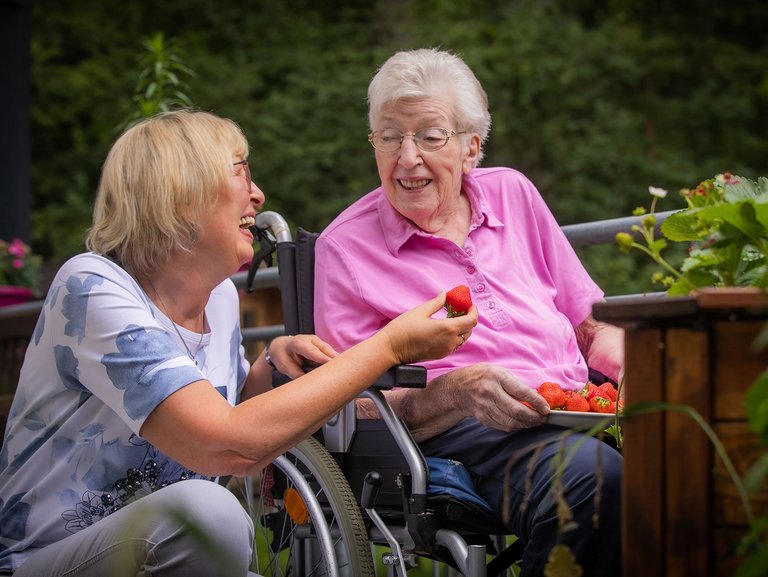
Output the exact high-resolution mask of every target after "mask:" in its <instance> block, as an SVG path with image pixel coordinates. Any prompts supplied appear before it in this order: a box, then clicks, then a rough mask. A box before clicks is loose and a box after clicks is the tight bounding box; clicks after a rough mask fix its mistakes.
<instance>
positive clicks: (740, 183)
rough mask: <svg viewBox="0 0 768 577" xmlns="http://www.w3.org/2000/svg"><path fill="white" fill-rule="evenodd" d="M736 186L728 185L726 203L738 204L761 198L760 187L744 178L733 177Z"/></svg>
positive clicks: (724, 193) (725, 189) (725, 188)
mask: <svg viewBox="0 0 768 577" xmlns="http://www.w3.org/2000/svg"><path fill="white" fill-rule="evenodd" d="M733 180H735V181H737V182H736V184H726V185H725V187H724V189H723V198H724V199H725V201H726V202H731V203H737V202H739V201H741V200H745V199H755V198H757V197H758V196H759V192H760V191H759V189H758V185H757V184H756V183H754V182H752V181H751V180H749V179H748V178H744V177H743V176H735V175H734V176H733Z"/></svg>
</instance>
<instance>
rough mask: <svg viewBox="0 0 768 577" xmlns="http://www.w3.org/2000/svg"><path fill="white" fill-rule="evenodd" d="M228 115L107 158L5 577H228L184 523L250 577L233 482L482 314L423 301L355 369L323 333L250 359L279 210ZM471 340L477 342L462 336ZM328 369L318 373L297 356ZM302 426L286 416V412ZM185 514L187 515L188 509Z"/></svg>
mask: <svg viewBox="0 0 768 577" xmlns="http://www.w3.org/2000/svg"><path fill="white" fill-rule="evenodd" d="M247 155H248V145H247V142H246V140H245V138H244V137H243V135H242V133H241V131H240V129H239V128H238V127H237V126H236V125H235V124H234V123H233V122H231V121H229V120H225V119H222V118H219V117H217V116H214V115H212V114H209V113H205V112H196V111H178V112H172V113H167V114H164V115H161V116H157V117H155V118H152V119H149V120H146V121H144V122H142V123H140V124H138V125H137V126H135V127H133V128H130V129H128V130H127V131H126V132H125V133H124V134H123V135H122V136H121V137H120V138H119V139H118V140H117V142H116V143H115V144H114V146H113V147H112V150H111V151H110V153H109V155H108V157H107V159H106V162H105V164H104V169H103V174H102V179H101V184H100V187H99V192H98V197H97V201H96V207H95V211H94V221H93V227H92V228H91V230H90V232H89V234H88V239H87V245H88V247H89V248H90V250H91V252H89V253H85V254H81V255H78V256H76V257H74V258H72V259H71V260H69V261H68V262H67V263H65V264H64V266H63V267H62V268H61V270H60V271H59V272H58V274H57V276H56V278H55V280H54V281H53V283H52V285H51V288H50V291H49V293H48V296H47V299H46V301H45V304H44V307H43V310H42V313H41V316H40V320H39V323H38V325H37V328H36V330H35V334H34V336H33V338H32V342H31V343H30V345H29V350H28V353H27V357H26V360H25V363H24V367H23V369H22V373H21V380H20V382H19V385H18V392H17V393H16V396H15V399H14V404H13V407H12V410H11V418H10V420H9V423H8V429H7V431H6V434H5V442H4V445H3V448H2V453H1V454H0V527H1V529H0V571H5V572H8V571H10V572H14V571H15V573H14V574H15V575H17V577H18V576H26V575H30V576H35V577H42V576H45V575H51V576H52V575H64V574H66V575H73V576H74V575H78V576H81V575H82V576H85V575H89V576H90V575H93V576H103V575H112V574H115V570H116V568H121V569H122V570H124V571H125V574H127V575H128V574H129V575H145V574H151V575H173V576H176V575H178V576H184V577H190V576H195V575H201V576H203V575H204V576H207V577H209V576H212V575H218V574H220V572H221V571H222V569H221V568H217V567H215V566H214V564H213V563H212V560H211V559H210V558H208V557H207V556H206V554H205V552H204V551H202V550H201V548H200V547H199V546H198V545H197V544H196V542H195V541H194V539H192V538H191V537H190V531H189V529H188V526H187V525H185V524H184V523H186V522H187V521H189V522H191V523H192V524H193V525H194V526H195V527H196V528H197V529H201V530H203V531H205V532H206V533H207V534H208V537H209V539H210V540H211V542H212V543H213V545H214V546H215V547H218V548H219V549H220V552H221V553H223V554H224V555H225V556H226V558H228V559H230V560H231V561H232V565H233V566H232V567H228V568H227V570H228V572H227V575H228V576H231V575H246V574H247V567H248V564H249V561H250V556H251V546H252V543H253V526H252V524H251V521H250V519H249V518H248V516H247V515H246V513H245V511H244V510H243V509H242V507H241V506H240V505H239V503H238V502H237V500H236V499H235V497H234V496H233V495H232V494H231V493H229V492H228V491H227V490H226V489H225V488H223V487H222V486H220V485H218V484H217V483H216V482H211V481H215V477H216V476H218V475H229V474H234V475H247V474H249V473H252V472H254V471H255V470H258V469H260V468H262V467H264V466H265V465H266V464H267V463H269V462H270V461H271V460H272V459H273V458H274V457H275V456H276V455H278V454H279V453H281V452H282V451H284V450H285V449H286V448H288V447H290V446H292V445H293V444H295V443H296V442H297V441H299V440H301V439H303V438H304V437H306V436H308V435H309V434H311V433H312V431H314V430H316V429H317V428H318V427H319V426H320V425H321V424H322V423H323V422H324V421H326V420H327V419H328V418H329V417H330V416H331V415H333V414H334V413H335V412H337V411H338V409H339V408H340V407H342V406H343V405H344V404H345V403H347V402H348V401H349V400H351V399H352V398H354V397H355V396H356V395H357V394H358V393H359V392H360V391H362V390H363V389H365V388H366V387H367V386H368V385H369V384H370V383H371V382H372V381H373V380H374V379H375V378H376V376H377V375H379V374H380V373H382V372H384V371H386V370H387V369H388V368H389V367H391V366H392V365H395V364H397V363H401V362H411V361H415V360H417V359H423V358H431V357H438V356H442V355H444V354H447V353H449V352H451V351H453V350H454V349H455V348H456V347H457V346H458V345H459V344H460V343H461V342H463V340H464V336H465V335H468V334H469V333H470V332H471V329H472V327H473V325H474V324H475V322H476V320H477V314H476V311H475V310H472V311H470V314H469V315H468V316H467V317H462V318H459V319H450V320H442V319H431V318H430V316H431V315H432V314H434V313H435V312H436V311H438V310H439V309H440V308H441V306H442V304H443V299H444V295H438V296H437V297H435V296H434V295H431V296H432V297H433V298H431V299H429V300H427V299H425V300H426V301H427V302H426V303H420V305H419V306H417V307H414V308H413V310H411V311H409V312H406V313H404V314H403V315H402V316H401V317H399V318H398V319H397V320H395V321H394V322H393V323H392V324H390V325H388V326H387V327H385V328H384V329H382V331H380V332H378V333H377V334H376V335H374V336H372V338H370V339H368V340H366V341H365V342H362V343H361V344H360V346H357V347H353V348H352V349H350V350H348V351H346V352H344V353H343V354H341V355H338V356H337V354H336V352H335V351H334V350H333V349H332V348H331V347H329V346H328V345H326V344H325V343H323V342H322V341H320V340H319V339H317V338H315V337H310V336H304V337H295V338H287V337H282V338H279V339H276V341H274V342H273V344H272V348H271V353H272V359H273V362H275V363H276V364H277V366H278V368H280V369H281V370H282V371H283V372H286V373H288V374H291V375H292V376H295V377H298V378H296V380H294V381H293V382H292V383H290V384H288V385H285V386H283V387H280V388H277V389H271V386H270V381H271V369H270V367H269V366H268V364H267V362H266V361H265V359H264V355H262V356H261V357H259V358H258V359H257V360H256V361H255V362H254V363H253V364H252V365H249V364H248V363H247V362H246V360H245V358H244V357H243V348H242V346H241V337H240V329H239V320H238V319H239V309H238V297H237V293H236V290H235V288H234V285H233V284H232V282H231V281H230V280H229V277H230V275H232V274H233V273H235V272H236V271H237V270H238V269H239V268H240V267H241V266H242V265H243V264H244V263H247V262H248V261H249V260H250V259H251V258H252V255H253V249H252V242H253V237H252V235H251V232H250V231H249V230H248V229H249V226H251V225H253V223H254V217H255V215H256V213H257V212H258V211H259V210H260V209H261V207H262V206H263V204H264V194H263V193H262V191H261V190H259V188H257V187H256V186H255V185H254V183H253V182H252V181H251V177H250V172H249V166H248V160H247ZM460 335H462V336H460ZM302 357H305V358H310V359H312V360H314V361H317V362H324V361H328V362H327V363H325V364H324V365H323V366H322V367H321V368H319V369H317V370H315V371H313V372H312V373H310V374H306V375H302V371H301V369H300V361H301V358H302ZM286 415H290V418H286ZM172 513H175V514H172Z"/></svg>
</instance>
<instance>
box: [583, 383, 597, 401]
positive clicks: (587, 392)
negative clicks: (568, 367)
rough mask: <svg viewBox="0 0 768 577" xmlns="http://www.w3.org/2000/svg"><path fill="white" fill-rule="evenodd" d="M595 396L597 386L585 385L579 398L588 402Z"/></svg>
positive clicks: (592, 384)
mask: <svg viewBox="0 0 768 577" xmlns="http://www.w3.org/2000/svg"><path fill="white" fill-rule="evenodd" d="M596 394H597V385H596V384H595V383H587V384H586V385H584V388H583V389H581V396H582V397H584V398H585V399H587V400H590V399H591V398H592V397H594V396H595V395H596Z"/></svg>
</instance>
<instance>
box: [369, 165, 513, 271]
mask: <svg viewBox="0 0 768 577" xmlns="http://www.w3.org/2000/svg"><path fill="white" fill-rule="evenodd" d="M462 188H463V189H464V192H465V193H466V195H467V197H468V198H469V203H470V206H471V207H472V218H471V220H470V224H469V231H470V232H472V231H473V230H475V229H477V228H480V227H482V226H487V227H489V228H496V227H503V226H504V223H503V222H501V220H499V219H498V217H497V216H496V214H495V213H494V211H493V207H492V206H491V205H490V203H489V202H488V200H487V199H486V197H485V193H484V192H483V189H482V187H481V186H480V184H479V183H478V182H477V180H476V179H475V178H474V176H472V173H470V174H465V175H464V177H463V179H462ZM377 210H378V213H379V223H380V224H381V228H382V230H384V231H386V233H385V235H384V240H385V242H386V244H387V249H388V250H389V252H390V253H392V254H393V255H394V256H397V255H398V253H399V252H400V248H401V247H402V246H403V245H404V244H405V243H406V242H408V240H409V239H410V238H411V237H412V236H422V237H427V238H429V237H431V236H432V235H431V234H429V233H426V232H424V231H423V230H421V229H420V228H419V227H417V226H416V225H415V224H413V223H412V222H411V221H410V220H408V219H407V218H405V217H404V216H403V215H401V214H400V213H399V212H397V211H396V210H395V208H394V207H393V206H392V204H391V203H390V202H389V199H388V198H387V195H386V194H384V189H383V188H380V189H379V199H378V206H377Z"/></svg>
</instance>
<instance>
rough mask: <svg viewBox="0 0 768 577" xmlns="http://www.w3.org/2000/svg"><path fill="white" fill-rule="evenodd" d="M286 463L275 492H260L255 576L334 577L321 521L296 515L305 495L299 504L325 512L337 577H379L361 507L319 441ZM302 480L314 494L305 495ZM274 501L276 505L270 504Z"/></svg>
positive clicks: (278, 468)
mask: <svg viewBox="0 0 768 577" xmlns="http://www.w3.org/2000/svg"><path fill="white" fill-rule="evenodd" d="M283 457H284V459H283V460H281V459H278V460H276V461H275V462H274V463H273V467H274V469H273V471H274V478H275V486H274V488H273V489H272V490H271V491H265V490H263V491H260V493H261V497H260V498H259V499H258V502H257V503H256V504H255V505H256V507H255V511H253V512H252V518H253V520H254V527H255V531H256V552H255V553H254V562H253V565H252V570H253V571H255V572H256V573H258V574H260V575H264V576H265V577H277V576H280V577H283V576H291V577H310V576H311V577H314V576H324V575H329V574H332V573H333V572H332V571H331V572H329V569H328V566H327V562H326V555H324V554H323V553H322V551H323V543H322V542H320V541H322V531H320V530H318V527H317V523H316V521H317V519H315V518H314V517H313V516H312V515H311V514H307V515H304V516H302V515H301V514H297V513H296V508H297V507H296V504H295V503H296V502H297V500H296V498H295V496H296V495H297V494H300V495H301V500H299V501H298V502H299V503H301V504H303V503H304V502H306V503H308V502H310V501H311V500H313V499H314V501H315V504H316V505H319V507H320V508H321V509H322V511H323V515H322V516H323V517H324V519H323V521H325V522H326V523H327V527H328V528H329V529H330V536H331V541H332V545H331V546H332V547H333V550H334V552H335V555H336V565H337V567H338V575H339V576H340V577H375V569H374V564H373V556H372V552H371V545H370V542H369V541H368V534H367V531H366V527H365V523H364V521H363V517H362V514H361V512H360V506H359V505H358V503H357V501H356V499H355V496H354V494H353V493H352V490H351V489H350V487H349V484H348V482H347V480H346V478H345V477H344V474H343V473H342V472H341V469H340V468H339V466H338V464H337V463H336V461H335V460H334V458H333V457H332V456H331V454H330V453H329V452H328V451H327V450H326V448H325V447H323V445H322V444H320V443H319V442H317V440H315V439H314V438H309V439H306V440H304V441H301V442H300V443H298V444H297V445H296V446H295V447H293V448H291V449H289V450H288V451H287V452H286V453H285V454H284V455H283ZM286 461H287V464H286ZM297 475H298V476H300V477H301V479H303V480H304V481H306V482H307V483H308V484H309V487H310V489H311V491H310V493H309V494H308V493H307V491H306V488H304V489H302V486H303V487H306V485H304V484H302V483H301V479H300V480H299V481H297V479H296V477H297ZM275 489H276V490H275ZM269 493H271V495H270V494H269ZM291 493H292V495H291ZM289 495H290V496H289ZM273 496H274V497H273ZM272 497H273V502H265V499H266V500H269V499H270V498H272ZM299 508H301V505H299ZM308 509H310V510H311V509H312V507H311V506H310V507H308ZM303 512H306V509H304V510H303ZM307 519H308V520H307ZM326 545H327V544H326Z"/></svg>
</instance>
